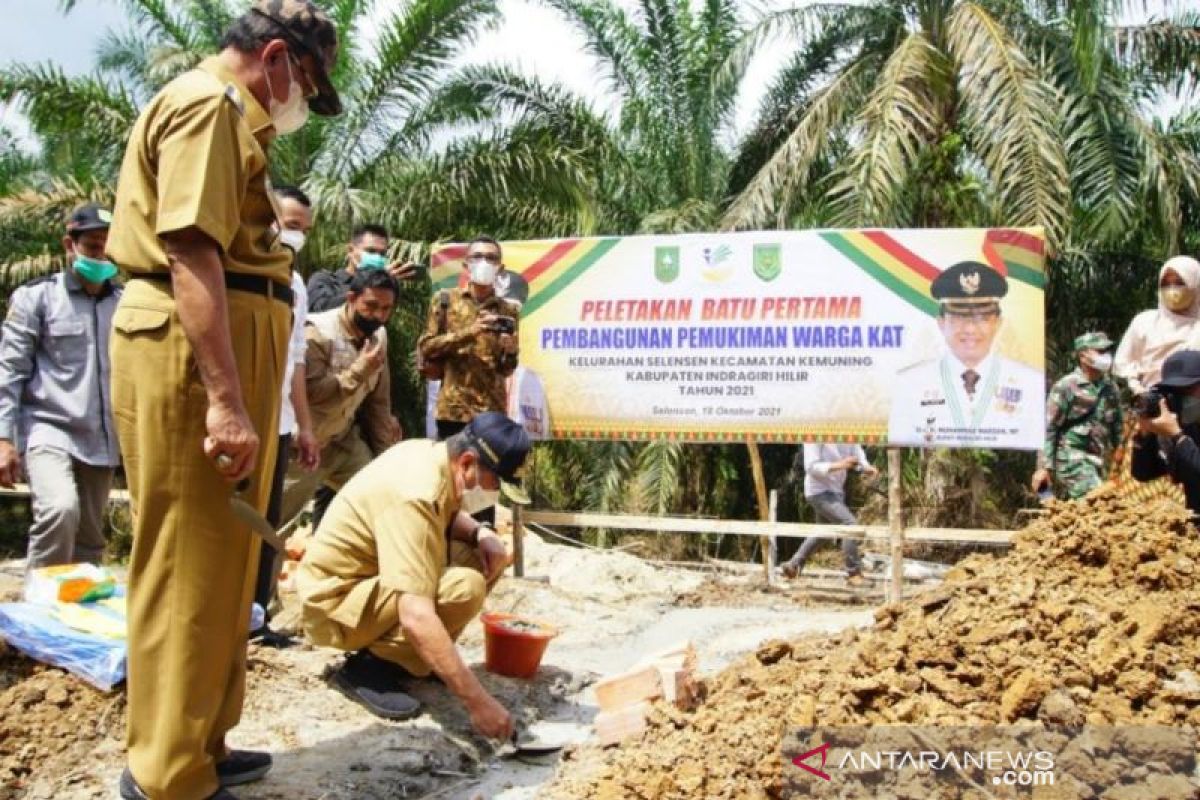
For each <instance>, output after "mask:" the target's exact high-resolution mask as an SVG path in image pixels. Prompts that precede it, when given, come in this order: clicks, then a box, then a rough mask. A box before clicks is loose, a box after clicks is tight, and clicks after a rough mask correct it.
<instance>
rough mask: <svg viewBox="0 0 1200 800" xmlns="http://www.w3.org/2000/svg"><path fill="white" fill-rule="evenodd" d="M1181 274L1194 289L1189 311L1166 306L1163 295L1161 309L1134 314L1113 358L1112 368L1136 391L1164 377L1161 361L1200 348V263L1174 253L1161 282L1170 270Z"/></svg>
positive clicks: (1163, 270) (1162, 272)
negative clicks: (1178, 351)
mask: <svg viewBox="0 0 1200 800" xmlns="http://www.w3.org/2000/svg"><path fill="white" fill-rule="evenodd" d="M1168 270H1169V271H1171V272H1174V273H1175V274H1176V275H1178V276H1179V277H1180V278H1181V279H1182V280H1183V283H1184V285H1185V286H1187V288H1189V289H1191V291H1192V304H1191V306H1189V307H1188V309H1187V310H1186V311H1183V312H1177V311H1172V310H1171V309H1169V308H1167V307H1166V305H1165V304H1164V303H1163V301H1162V297H1161V295H1160V296H1159V300H1158V308H1156V309H1153V310H1151V311H1143V312H1142V313H1140V314H1138V315H1137V316H1136V317H1134V319H1133V322H1132V323H1130V325H1129V329H1128V330H1126V331H1125V335H1124V336H1123V337H1121V344H1120V346H1119V347H1118V348H1117V354H1116V356H1115V358H1114V361H1113V371H1114V372H1115V373H1116V374H1117V375H1120V376H1121V377H1123V378H1125V379H1126V380H1128V381H1129V386H1130V388H1131V389H1133V391H1134V392H1143V391H1145V390H1146V389H1148V388H1149V387H1151V386H1153V385H1154V384H1156V383H1158V381H1159V380H1160V379H1161V377H1162V363H1163V362H1164V361H1166V359H1167V356H1169V355H1171V354H1172V353H1174V352H1175V351H1176V350H1183V349H1185V348H1187V347H1190V348H1197V349H1200V325H1197V322H1200V262H1198V261H1196V259H1194V258H1192V257H1191V256H1173V257H1172V258H1169V259H1167V261H1166V263H1164V264H1163V265H1162V269H1160V270H1159V271H1158V282H1159V284H1160V285H1161V284H1162V280H1163V277H1165V276H1166V274H1167V271H1168Z"/></svg>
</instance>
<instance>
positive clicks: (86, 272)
mask: <svg viewBox="0 0 1200 800" xmlns="http://www.w3.org/2000/svg"><path fill="white" fill-rule="evenodd" d="M74 267H75V271H76V272H77V273H79V277H81V278H83V279H84V280H85V281H88V282H89V283H104V282H105V281H107V280H111V279H113V278H115V277H116V275H117V265H116V264H114V263H112V262H111V261H103V260H101V259H97V258H88V257H87V256H85V255H80V254H78V253H76V254H75V264H74Z"/></svg>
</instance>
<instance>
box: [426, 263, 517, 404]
mask: <svg viewBox="0 0 1200 800" xmlns="http://www.w3.org/2000/svg"><path fill="white" fill-rule="evenodd" d="M443 291H446V292H449V293H450V305H449V307H448V308H447V309H446V332H445V333H443V334H440V335H439V334H438V318H439V316H440V298H439V297H438V296H437V295H435V296H434V298H433V303H431V304H430V307H429V318H428V319H427V320H426V323H425V333H423V334H422V335H421V338H420V339H419V340H418V341H417V347H419V348H421V353H422V355H423V356H424V357H425V358H434V359H436V358H440V359H442V360H443V363H444V364H445V372H444V374H443V376H442V388H441V391H440V392H439V393H438V402H437V418H438V419H444V420H454V421H457V422H470V421H471V419H472V418H473V417H474V416H475V415H476V414H481V413H483V412H484V411H499V412H500V413H501V414H503V413H505V412H506V411H507V409H508V388H507V386H506V381H505V379H506V378H507V377H508V376H509V375H511V374H512V372H513V370H515V369H516V368H517V355H516V354H515V353H513V354H508V353H505V352H504V350H503V348H502V347H501V346H500V336H499V335H498V334H495V333H483V334H479V335H475V334H473V333H472V332H471V327H472V326H473V325H474V324H475V320H477V319H478V318H479V315H480V314H484V313H492V314H497V315H499V316H504V317H510V318H512V320H513V321H514V322H516V320H517V318H518V316H519V315H520V313H521V307H520V306H518V305H517V304H516V303H513V302H510V301H508V300H502V299H501V298H500V297H498V296H496V295H492V296H491V297H489V298H488V299H487V300H484V301H483V302H482V303H480V302H478V301H477V300H476V299H475V297H474V295H472V294H471V289H470V286H467V287H464V288H462V289H445V290H443ZM518 334H519V329H517V330H514V333H513V336H514V337H516V336H518Z"/></svg>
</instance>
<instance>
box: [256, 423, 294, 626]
mask: <svg viewBox="0 0 1200 800" xmlns="http://www.w3.org/2000/svg"><path fill="white" fill-rule="evenodd" d="M291 449H292V437H291V436H290V435H288V436H280V437H279V457H278V458H277V459H275V472H273V473H272V474H271V496H270V498H269V499H268V500H267V522H269V523H271V527H273V528H275V530H279V527H280V526H281V525H282V524H283V522H284V520H281V519H280V518H279V515H280V514H281V513H282V512H283V476H284V475H286V474H287V468H288V461H290V460H291ZM261 545H262V547H261V549H260V550H259V554H258V578H257V579H256V580H255V582H254V602H256V603H258V604H259V605H260V606H262V607H263V610H264V611H266V609H267V606H268V605H270V603H271V596H272V595H274V594H275V580H276V577H275V576H276V573H275V569H276V557H277V556H278V555H279V554H278V553H277V552H275V548H274V547H271V545H269V544H267V543H266V542H261Z"/></svg>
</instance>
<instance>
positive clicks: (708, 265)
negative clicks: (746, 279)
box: [700, 244, 733, 283]
mask: <svg viewBox="0 0 1200 800" xmlns="http://www.w3.org/2000/svg"><path fill="white" fill-rule="evenodd" d="M703 255H704V269H703V270H701V273H700V274H701V275H702V276H703V277H704V280H706V281H712V282H713V283H718V282H720V281H724V280H728V279H729V276H730V275H731V274H733V265H732V264H730V263H729V258H730V256H732V255H733V249H732V248H731V247H730V246H729V245H727V244H723V245H719V246H717V247H706V248H704V253H703Z"/></svg>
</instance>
